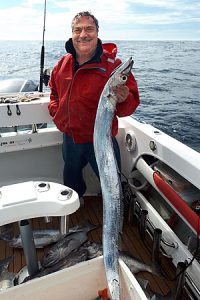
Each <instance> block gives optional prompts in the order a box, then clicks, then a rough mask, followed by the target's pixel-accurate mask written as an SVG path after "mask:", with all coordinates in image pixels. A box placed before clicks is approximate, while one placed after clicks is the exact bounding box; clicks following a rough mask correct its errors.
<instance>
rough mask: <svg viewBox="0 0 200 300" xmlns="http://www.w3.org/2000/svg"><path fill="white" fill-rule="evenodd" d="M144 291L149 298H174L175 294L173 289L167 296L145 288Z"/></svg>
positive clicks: (166, 299) (167, 299) (150, 299)
mask: <svg viewBox="0 0 200 300" xmlns="http://www.w3.org/2000/svg"><path fill="white" fill-rule="evenodd" d="M144 293H145V295H146V297H147V299H148V300H174V295H173V293H172V292H171V291H169V293H168V294H167V295H165V296H162V295H160V294H158V293H154V292H148V291H147V290H144Z"/></svg>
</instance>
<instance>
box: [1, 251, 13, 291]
mask: <svg viewBox="0 0 200 300" xmlns="http://www.w3.org/2000/svg"><path fill="white" fill-rule="evenodd" d="M12 260H13V256H10V257H8V258H6V259H4V260H1V261H0V290H5V289H8V288H9V287H12V286H14V277H15V274H14V273H11V272H9V271H8V267H9V264H10V263H11V261H12Z"/></svg>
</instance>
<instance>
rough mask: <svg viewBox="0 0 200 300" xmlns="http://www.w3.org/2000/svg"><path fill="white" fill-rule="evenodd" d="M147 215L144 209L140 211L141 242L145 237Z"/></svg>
mask: <svg viewBox="0 0 200 300" xmlns="http://www.w3.org/2000/svg"><path fill="white" fill-rule="evenodd" d="M147 215H148V211H147V210H145V209H142V211H141V216H140V225H139V226H140V235H141V238H142V240H144V239H145V235H146V229H147Z"/></svg>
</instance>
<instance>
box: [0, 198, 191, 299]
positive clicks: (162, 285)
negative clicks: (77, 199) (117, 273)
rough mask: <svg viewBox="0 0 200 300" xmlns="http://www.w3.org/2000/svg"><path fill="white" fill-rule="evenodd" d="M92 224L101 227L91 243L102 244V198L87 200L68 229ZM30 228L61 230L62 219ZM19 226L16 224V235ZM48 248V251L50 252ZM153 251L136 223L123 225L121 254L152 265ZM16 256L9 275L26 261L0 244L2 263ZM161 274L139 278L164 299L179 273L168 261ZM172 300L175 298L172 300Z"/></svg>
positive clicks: (37, 221)
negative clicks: (85, 223)
mask: <svg viewBox="0 0 200 300" xmlns="http://www.w3.org/2000/svg"><path fill="white" fill-rule="evenodd" d="M84 219H85V220H87V219H88V220H89V221H90V222H91V223H93V224H96V225H99V227H98V228H97V229H95V230H93V231H91V232H89V233H88V240H92V241H95V242H101V241H102V226H101V225H102V200H101V197H92V196H90V197H89V196H88V197H85V203H84V206H83V207H81V208H79V209H78V211H77V212H75V213H74V214H72V215H70V218H69V226H70V227H71V226H74V225H76V224H78V223H79V222H81V221H83V220H84ZM31 226H32V228H33V229H44V228H46V229H47V228H49V229H52V228H59V218H58V217H53V218H52V221H51V222H50V223H45V222H44V218H36V219H32V220H31ZM17 230H18V226H17V223H16V231H17ZM47 248H48V247H45V249H47ZM45 249H37V256H38V260H40V259H41V257H42V256H43V254H44V251H45ZM151 249H152V240H151V238H150V237H149V236H148V235H146V236H145V239H144V240H142V239H141V237H140V234H139V230H138V223H137V220H133V222H132V223H131V224H130V223H129V222H127V221H125V222H124V227H123V234H122V235H121V238H120V250H123V251H127V252H128V253H129V254H130V255H133V256H134V257H136V258H138V259H139V260H141V261H142V262H144V263H145V264H147V265H150V264H151ZM10 255H14V259H13V262H12V263H11V264H10V266H9V271H10V272H14V273H17V272H18V271H19V270H20V269H21V268H22V267H24V266H25V264H26V263H25V258H24V255H23V250H22V249H16V248H11V247H9V246H8V243H6V242H4V241H0V259H3V258H5V257H9V256H10ZM161 266H162V270H163V272H164V274H165V278H160V277H158V276H155V275H152V274H150V273H148V272H140V273H138V275H137V276H139V277H141V278H144V279H146V280H148V282H149V284H148V287H147V290H151V291H152V292H153V293H158V294H161V295H163V296H164V295H167V294H168V293H169V292H170V291H172V293H174V289H175V286H176V279H174V278H175V275H176V270H175V267H174V266H173V264H172V262H171V260H170V259H169V258H166V257H162V258H161ZM171 299H172V298H171ZM182 299H188V298H187V296H186V295H183V297H182Z"/></svg>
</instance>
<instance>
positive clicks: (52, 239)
mask: <svg viewBox="0 0 200 300" xmlns="http://www.w3.org/2000/svg"><path fill="white" fill-rule="evenodd" d="M94 228H96V225H94V224H91V223H90V222H89V221H88V220H84V221H82V222H81V223H79V224H77V225H75V226H74V227H71V228H69V233H72V232H77V231H89V230H92V229H94ZM32 232H33V239H34V243H35V247H36V248H43V247H45V246H47V245H50V244H53V243H56V242H57V241H59V240H61V239H62V238H64V237H65V236H66V234H61V233H60V230H58V229H38V230H33V231H32ZM0 238H1V239H2V240H5V241H7V242H8V243H9V246H10V247H14V248H22V239H21V235H18V236H13V235H11V232H10V231H9V232H7V231H6V230H5V229H4V232H2V234H1V235H0Z"/></svg>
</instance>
